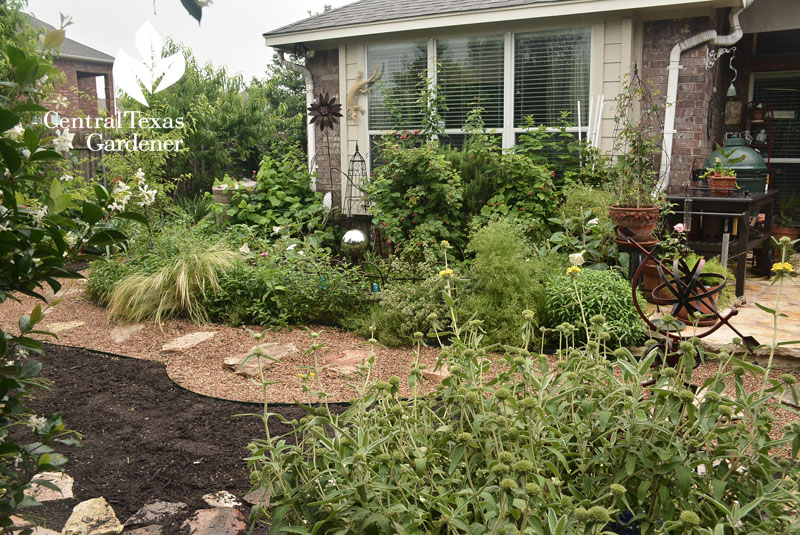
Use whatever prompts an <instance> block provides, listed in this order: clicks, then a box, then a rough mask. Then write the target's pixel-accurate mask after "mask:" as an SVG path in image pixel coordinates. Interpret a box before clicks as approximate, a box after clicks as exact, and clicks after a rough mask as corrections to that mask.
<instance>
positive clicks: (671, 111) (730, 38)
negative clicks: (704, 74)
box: [658, 0, 755, 191]
mask: <svg viewBox="0 0 800 535" xmlns="http://www.w3.org/2000/svg"><path fill="white" fill-rule="evenodd" d="M754 2H755V0H742V4H743V7H741V8H738V9H735V10H733V11H732V12H731V14H730V15H729V17H728V18H729V20H730V24H731V33H729V34H728V35H717V31H716V30H706V31H704V32H702V33H699V34H697V35H693V36H692V37H689V38H688V39H686V40H684V41H681V42H680V43H678V44H676V45H675V46H673V47H672V51H671V52H670V54H669V67H668V71H669V72H668V76H667V99H666V110H665V112H664V136H663V138H664V154H663V155H662V157H661V168H660V170H659V176H660V177H661V178H660V180H659V185H658V189H659V191H664V190H666V189H667V187H669V182H670V177H669V175H670V167H671V163H672V143H673V140H674V136H675V112H676V109H675V107H676V104H677V97H678V76H679V74H680V69H681V68H682V66H681V65H680V60H681V54H682V53H683V52H685V51H687V50H689V49H692V48H694V47H696V46H698V45H701V44H703V43H709V42H710V43H711V44H712V45H716V46H730V45H733V44H735V43H737V42H739V40H740V39H741V38H742V35H744V32H743V31H742V26H741V24H739V15H741V13H742V11H744V10H745V9H747V8H748V7H750V6H751V5H752V4H753V3H754Z"/></svg>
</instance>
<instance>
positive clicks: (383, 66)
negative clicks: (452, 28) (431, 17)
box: [367, 41, 428, 130]
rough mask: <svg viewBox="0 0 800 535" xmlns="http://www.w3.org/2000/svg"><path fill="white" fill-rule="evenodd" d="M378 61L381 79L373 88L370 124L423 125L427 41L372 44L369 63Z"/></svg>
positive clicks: (376, 127)
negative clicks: (422, 90)
mask: <svg viewBox="0 0 800 535" xmlns="http://www.w3.org/2000/svg"><path fill="white" fill-rule="evenodd" d="M376 62H377V64H378V72H379V73H380V79H379V80H378V82H377V83H376V84H375V87H374V89H373V90H372V91H370V92H369V101H368V102H369V104H368V105H369V128H370V129H371V130H392V129H404V128H419V127H420V126H421V125H422V117H421V114H420V106H419V104H418V103H417V100H418V99H419V97H420V89H421V88H422V86H421V85H420V84H421V82H423V81H422V80H421V79H420V73H422V72H424V70H425V69H426V68H427V66H428V45H427V42H425V41H419V42H416V43H396V44H390V45H377V46H370V47H369V48H368V49H367V65H369V66H370V67H369V70H370V71H371V70H373V69H374V68H375V67H374V66H375V63H376Z"/></svg>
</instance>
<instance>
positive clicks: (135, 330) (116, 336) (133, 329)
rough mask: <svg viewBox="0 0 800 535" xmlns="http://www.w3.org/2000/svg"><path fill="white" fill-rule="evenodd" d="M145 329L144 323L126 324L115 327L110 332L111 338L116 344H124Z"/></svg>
mask: <svg viewBox="0 0 800 535" xmlns="http://www.w3.org/2000/svg"><path fill="white" fill-rule="evenodd" d="M142 329H144V325H125V326H124V327H114V328H113V329H111V332H110V333H109V334H110V335H111V340H113V341H114V343H115V344H124V343H125V342H127V341H128V340H130V339H131V338H133V337H134V336H135V335H137V334H139V332H140V331H141V330H142Z"/></svg>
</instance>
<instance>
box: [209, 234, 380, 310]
mask: <svg viewBox="0 0 800 535" xmlns="http://www.w3.org/2000/svg"><path fill="white" fill-rule="evenodd" d="M288 247H291V249H289V248H288ZM264 253H266V254H264ZM261 255H263V256H261ZM367 288H368V283H367V281H366V280H365V279H364V278H363V275H362V274H361V272H360V270H359V269H358V268H357V267H354V266H350V265H348V264H344V263H335V262H334V261H333V259H332V258H331V256H330V255H329V254H328V253H326V252H324V251H321V250H315V249H313V248H311V247H306V248H305V249H300V248H299V247H298V243H297V242H292V243H288V244H287V242H285V241H283V240H281V241H279V242H278V243H276V244H275V245H273V246H272V247H271V248H269V249H268V250H265V251H264V252H262V253H260V254H259V255H250V258H247V259H243V260H241V261H239V262H237V263H236V265H235V266H234V268H233V269H232V270H230V271H228V272H227V273H225V274H224V275H223V276H222V277H221V280H220V288H219V291H217V292H215V293H214V296H213V298H212V299H211V300H210V301H211V302H210V303H209V309H210V311H211V316H212V317H213V318H215V319H218V320H220V321H223V322H225V323H228V324H231V325H241V324H256V325H287V324H289V323H295V324H307V323H314V324H323V325H339V324H340V323H341V322H342V320H343V318H344V317H345V316H346V315H348V314H351V313H353V311H355V310H358V309H359V308H360V307H361V306H362V304H363V303H364V302H365V300H366V296H367Z"/></svg>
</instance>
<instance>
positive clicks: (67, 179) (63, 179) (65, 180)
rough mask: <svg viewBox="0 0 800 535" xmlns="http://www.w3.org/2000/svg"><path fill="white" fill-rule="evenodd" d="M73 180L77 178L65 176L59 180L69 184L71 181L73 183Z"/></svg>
mask: <svg viewBox="0 0 800 535" xmlns="http://www.w3.org/2000/svg"><path fill="white" fill-rule="evenodd" d="M73 178H75V177H74V176H72V175H64V176H62V177H61V178H59V180H61V181H62V182H69V181H71V180H72V179H73Z"/></svg>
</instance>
